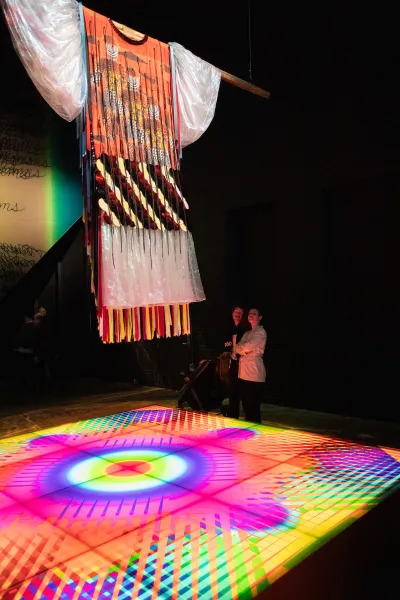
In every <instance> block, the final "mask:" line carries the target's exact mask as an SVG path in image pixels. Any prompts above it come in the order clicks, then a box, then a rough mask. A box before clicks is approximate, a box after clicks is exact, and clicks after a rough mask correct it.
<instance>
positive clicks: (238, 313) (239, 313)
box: [232, 306, 243, 325]
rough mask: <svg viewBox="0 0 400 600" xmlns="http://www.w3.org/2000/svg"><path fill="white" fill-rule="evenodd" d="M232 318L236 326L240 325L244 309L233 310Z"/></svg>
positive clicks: (238, 307) (237, 307)
mask: <svg viewBox="0 0 400 600" xmlns="http://www.w3.org/2000/svg"><path fill="white" fill-rule="evenodd" d="M232 318H233V320H234V322H235V325H238V324H239V323H240V321H241V320H242V319H243V308H240V306H236V308H234V309H233V313H232Z"/></svg>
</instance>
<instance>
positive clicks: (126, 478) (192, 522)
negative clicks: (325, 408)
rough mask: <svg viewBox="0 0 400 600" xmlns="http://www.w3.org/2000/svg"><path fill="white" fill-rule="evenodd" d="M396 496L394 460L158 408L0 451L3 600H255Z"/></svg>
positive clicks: (71, 427) (312, 437) (13, 441)
mask: <svg viewBox="0 0 400 600" xmlns="http://www.w3.org/2000/svg"><path fill="white" fill-rule="evenodd" d="M399 487H400V450H394V449H390V448H377V447H368V446H362V445H359V444H355V443H351V442H347V441H343V440H338V439H333V438H329V437H326V436H321V435H316V434H309V433H305V432H302V431H295V430H286V429H281V428H274V427H267V426H263V425H253V424H250V423H245V422H243V421H233V420H230V419H227V418H224V417H221V416H215V415H207V414H201V413H193V412H184V411H179V410H167V409H163V408H160V407H154V408H152V407H149V409H147V410H137V411H128V412H124V413H121V414H117V415H111V416H107V417H101V418H97V419H89V420H87V421H81V422H79V423H69V424H66V425H64V426H61V427H55V428H52V429H48V430H45V431H40V432H35V433H33V434H29V435H23V436H19V437H14V438H8V439H5V440H0V596H1V598H3V599H5V600H11V599H17V598H18V599H21V598H22V599H23V600H39V599H44V598H45V599H46V600H53V599H56V598H57V599H59V598H60V599H62V600H128V599H129V600H131V599H135V598H140V600H153V599H156V598H160V597H162V598H168V599H172V598H179V600H192V599H196V600H197V599H200V598H202V599H208V598H210V599H211V598H219V599H222V598H223V599H236V598H246V599H247V598H251V597H254V596H256V595H257V594H258V593H259V592H260V591H261V590H263V589H264V588H266V587H267V586H269V585H270V584H271V583H273V582H274V581H275V580H276V579H277V578H278V577H280V576H282V575H284V574H285V573H286V572H287V571H288V570H289V569H290V568H292V567H293V566H294V565H295V564H297V563H298V562H299V561H301V560H302V559H303V558H304V557H305V556H307V554H309V553H310V552H312V551H313V548H315V547H316V545H317V543H318V544H320V543H324V542H326V541H327V540H329V539H330V538H331V537H333V536H334V535H335V534H336V533H337V531H338V530H340V529H342V528H343V527H346V526H349V525H351V523H353V522H354V520H355V519H357V518H359V517H361V516H362V515H363V514H364V513H365V512H366V511H367V510H369V509H370V508H372V507H373V506H375V505H376V504H377V503H378V502H380V501H381V500H382V499H383V498H384V497H385V496H386V495H387V494H389V493H392V492H393V491H394V490H395V489H397V488H399Z"/></svg>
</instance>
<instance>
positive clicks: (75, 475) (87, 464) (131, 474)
mask: <svg viewBox="0 0 400 600" xmlns="http://www.w3.org/2000/svg"><path fill="white" fill-rule="evenodd" d="M105 461H107V462H105ZM186 471H187V464H186V462H185V460H184V459H183V458H181V457H180V456H179V455H176V454H167V453H166V452H161V451H160V450H150V449H146V450H142V449H140V450H121V451H116V452H108V453H107V454H103V455H99V456H94V457H93V458H88V459H85V460H83V461H80V462H78V463H76V464H75V465H74V466H72V467H71V468H70V469H69V470H68V471H67V474H66V475H67V479H68V481H69V482H70V484H71V485H79V487H81V488H84V489H86V490H92V491H95V492H105V493H111V494H112V493H120V492H134V491H143V490H150V489H152V488H156V487H160V486H162V485H165V483H171V482H172V481H174V480H176V479H177V478H179V477H181V476H182V475H184V474H185V472H186ZM149 475H150V477H149Z"/></svg>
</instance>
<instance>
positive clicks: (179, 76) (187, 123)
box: [170, 42, 221, 148]
mask: <svg viewBox="0 0 400 600" xmlns="http://www.w3.org/2000/svg"><path fill="white" fill-rule="evenodd" d="M170 46H171V48H172V51H173V58H174V62H175V77H176V87H177V92H178V104H179V120H180V141H181V146H182V147H183V148H184V147H185V146H188V145H189V144H193V142H195V141H196V140H198V139H199V137H200V136H201V135H202V134H203V133H204V132H205V131H206V129H207V128H208V126H209V125H210V123H211V121H212V119H213V117H214V113H215V105H216V103H217V98H218V91H219V85H220V83H221V73H220V71H219V70H218V69H216V68H215V67H213V66H212V65H210V64H209V63H208V62H206V61H204V60H202V59H201V58H198V57H197V56H195V55H194V54H192V53H191V52H189V50H186V48H184V47H183V46H181V45H180V44H177V43H176V42H172V43H171V44H170Z"/></svg>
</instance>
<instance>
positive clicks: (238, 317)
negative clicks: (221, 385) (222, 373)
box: [224, 306, 249, 419]
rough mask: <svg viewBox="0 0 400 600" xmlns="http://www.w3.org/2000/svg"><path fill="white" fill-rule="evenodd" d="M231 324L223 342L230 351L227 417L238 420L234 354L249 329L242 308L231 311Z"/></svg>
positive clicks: (236, 372) (237, 360) (236, 376)
mask: <svg viewBox="0 0 400 600" xmlns="http://www.w3.org/2000/svg"><path fill="white" fill-rule="evenodd" d="M232 320H233V323H232V325H231V327H230V329H229V332H228V334H227V336H226V337H227V339H226V341H225V344H224V345H225V350H226V351H228V350H229V351H230V353H231V360H230V366H229V380H230V381H229V388H230V390H229V411H228V416H229V417H232V418H234V419H238V418H239V413H240V391H239V385H238V371H239V356H238V355H237V354H236V352H235V347H236V344H238V343H239V342H240V340H241V339H242V337H243V334H244V333H245V332H246V331H247V330H248V329H249V325H248V323H247V322H246V321H245V320H244V308H243V307H242V306H235V307H234V308H233V311H232Z"/></svg>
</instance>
